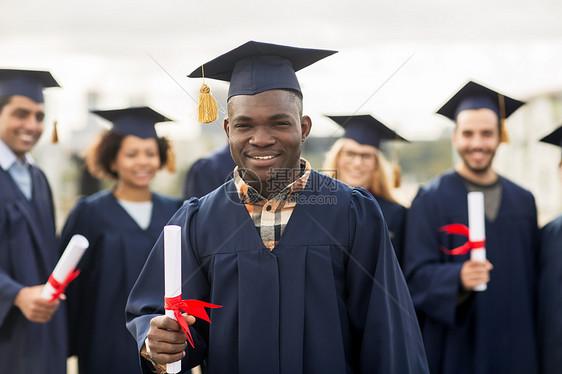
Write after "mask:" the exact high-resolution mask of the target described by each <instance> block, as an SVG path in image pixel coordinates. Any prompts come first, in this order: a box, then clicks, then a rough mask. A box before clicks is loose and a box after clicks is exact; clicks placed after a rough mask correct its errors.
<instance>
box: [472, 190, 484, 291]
mask: <svg viewBox="0 0 562 374" xmlns="http://www.w3.org/2000/svg"><path fill="white" fill-rule="evenodd" d="M467 200H468V229H469V237H468V239H469V240H470V241H471V242H485V240H486V215H485V213H484V194H483V193H482V192H479V191H474V192H469V193H468V196H467ZM470 259H471V260H475V261H485V260H486V246H482V247H480V248H473V249H472V250H471V251H470ZM487 288H488V287H487V285H486V283H483V284H479V285H478V286H476V287H474V288H473V290H474V291H486V289H487Z"/></svg>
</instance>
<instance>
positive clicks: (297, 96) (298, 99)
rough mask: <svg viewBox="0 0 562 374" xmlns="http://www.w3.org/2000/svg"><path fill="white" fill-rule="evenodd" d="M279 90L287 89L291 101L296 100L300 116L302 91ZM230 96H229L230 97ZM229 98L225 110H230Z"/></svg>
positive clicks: (281, 89) (280, 89)
mask: <svg viewBox="0 0 562 374" xmlns="http://www.w3.org/2000/svg"><path fill="white" fill-rule="evenodd" d="M279 91H287V92H289V93H290V94H291V99H292V100H293V101H296V102H297V106H298V108H299V114H300V116H301V117H302V110H303V96H302V93H301V92H299V91H297V90H291V89H288V88H279ZM232 97H236V96H232ZM232 97H231V98H230V99H232ZM230 99H228V102H227V106H228V107H227V110H228V111H230V109H231V104H230V103H231V100H230Z"/></svg>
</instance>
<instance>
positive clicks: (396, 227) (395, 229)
mask: <svg viewBox="0 0 562 374" xmlns="http://www.w3.org/2000/svg"><path fill="white" fill-rule="evenodd" d="M373 196H374V197H375V199H376V200H377V202H378V203H379V206H380V207H381V210H382V215H383V217H384V219H385V221H386V225H387V226H388V233H389V234H390V241H391V242H392V247H394V253H396V258H397V259H398V263H399V264H400V265H401V266H402V262H403V259H402V258H403V253H402V252H403V249H402V247H403V245H404V229H405V228H406V213H407V212H408V210H407V209H406V208H405V207H403V206H402V205H400V204H397V203H395V202H392V201H389V200H386V199H383V198H382V197H380V196H377V195H373Z"/></svg>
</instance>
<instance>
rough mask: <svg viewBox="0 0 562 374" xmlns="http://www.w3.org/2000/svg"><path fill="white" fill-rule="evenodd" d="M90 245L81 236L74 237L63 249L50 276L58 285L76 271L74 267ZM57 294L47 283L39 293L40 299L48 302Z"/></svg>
mask: <svg viewBox="0 0 562 374" xmlns="http://www.w3.org/2000/svg"><path fill="white" fill-rule="evenodd" d="M89 245H90V243H88V239H86V238H85V237H84V236H82V235H78V234H76V235H74V236H73V237H72V238H71V239H70V241H69V242H68V245H67V246H66V248H65V249H64V252H63V254H62V256H61V257H60V259H59V262H57V266H55V270H53V273H52V274H51V276H52V277H53V278H55V280H56V281H57V282H58V283H63V282H64V281H65V280H66V277H67V276H68V275H69V274H70V273H71V272H73V271H74V269H76V265H78V262H79V261H80V259H81V258H82V255H83V254H84V252H85V251H86V249H87V248H88V246H89ZM55 292H57V290H56V289H55V288H54V287H53V286H52V285H51V283H49V282H48V281H47V283H45V287H43V290H42V291H41V297H42V298H43V299H47V300H50V299H51V298H52V297H53V295H54V294H55Z"/></svg>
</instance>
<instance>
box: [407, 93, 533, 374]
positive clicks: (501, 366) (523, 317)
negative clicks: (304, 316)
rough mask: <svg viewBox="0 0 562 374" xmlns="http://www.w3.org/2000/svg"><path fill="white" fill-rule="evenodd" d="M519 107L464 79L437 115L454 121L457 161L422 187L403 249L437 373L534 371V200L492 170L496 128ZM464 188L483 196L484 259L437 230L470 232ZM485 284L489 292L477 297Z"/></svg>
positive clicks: (528, 373) (462, 241) (501, 130)
mask: <svg viewBox="0 0 562 374" xmlns="http://www.w3.org/2000/svg"><path fill="white" fill-rule="evenodd" d="M522 104H523V103H522V102H520V101H517V100H514V99H511V98H509V97H506V96H503V95H501V94H498V93H497V92H495V91H492V90H490V89H488V88H486V87H484V86H481V85H479V84H477V83H474V82H469V83H468V84H466V85H465V86H464V87H463V88H462V89H461V90H460V91H459V92H458V93H456V94H455V95H454V96H453V97H452V98H451V99H450V100H449V101H448V102H447V103H446V104H445V105H444V106H443V107H442V108H441V109H440V110H439V111H438V113H439V114H442V115H444V116H446V117H448V118H450V119H451V120H453V121H455V123H456V125H455V129H454V131H453V136H452V141H453V146H454V147H455V148H456V150H457V152H458V154H459V156H460V160H459V162H458V163H457V165H456V166H455V168H454V170H451V171H448V172H446V173H444V174H442V175H440V176H438V177H437V178H435V179H434V180H432V181H430V182H429V183H428V184H427V185H426V186H424V187H423V188H421V189H420V190H419V192H418V195H417V196H416V198H415V199H414V201H413V202H412V206H411V208H410V210H409V212H408V218H407V223H406V239H405V248H404V251H405V257H404V273H405V275H406V279H407V281H408V285H409V287H410V291H411V294H412V300H413V301H414V305H415V307H416V309H417V311H418V313H420V314H421V316H422V320H423V323H422V326H421V329H422V335H423V338H424V343H425V349H426V352H427V361H428V364H429V369H430V371H431V373H433V374H445V373H455V374H476V373H478V374H487V373H490V374H491V373H494V374H499V373H505V374H516V373H525V374H532V373H537V370H538V358H537V344H536V343H537V342H536V332H537V331H536V327H535V326H536V321H535V316H536V313H535V298H536V292H535V287H536V269H535V267H536V255H537V244H538V229H537V213H536V208H535V200H534V198H533V196H532V195H531V193H530V192H528V191H526V190H524V189H522V188H521V187H519V186H517V185H515V184H514V183H512V182H510V181H509V180H507V179H506V178H504V177H502V176H500V175H498V173H496V172H495V171H494V169H493V167H492V161H493V159H494V155H495V152H496V150H497V148H498V146H499V144H500V141H501V137H502V135H505V129H504V128H503V127H502V126H501V124H502V123H503V120H504V119H505V118H507V117H508V116H509V115H511V114H512V113H513V112H514V111H515V110H516V109H517V108H519V107H520V106H521V105H522ZM470 191H481V192H483V194H484V201H485V204H484V205H485V232H486V242H485V246H486V251H487V258H488V260H486V261H475V260H471V259H470V253H469V252H465V251H461V250H459V251H458V252H463V253H460V254H456V253H458V252H457V251H452V250H453V249H455V248H458V247H461V246H463V245H464V244H465V243H466V241H467V238H466V237H464V236H461V235H451V234H447V233H446V232H444V231H443V228H444V226H446V225H450V224H464V225H465V226H468V208H467V193H468V192H470ZM492 269H493V270H492ZM483 283H488V286H487V290H486V291H482V292H475V291H473V289H474V287H475V286H477V285H480V284H483Z"/></svg>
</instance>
